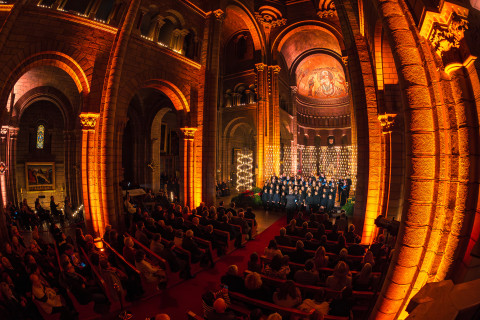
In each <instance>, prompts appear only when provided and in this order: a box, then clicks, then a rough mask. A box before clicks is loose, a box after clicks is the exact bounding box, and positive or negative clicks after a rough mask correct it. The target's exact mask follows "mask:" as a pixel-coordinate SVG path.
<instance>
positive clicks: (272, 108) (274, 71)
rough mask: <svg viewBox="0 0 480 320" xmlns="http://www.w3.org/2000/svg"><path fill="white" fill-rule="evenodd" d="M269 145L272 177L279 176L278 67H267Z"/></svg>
mask: <svg viewBox="0 0 480 320" xmlns="http://www.w3.org/2000/svg"><path fill="white" fill-rule="evenodd" d="M268 69H269V70H268V71H269V80H270V81H269V86H268V87H269V89H270V96H271V99H270V105H269V110H268V113H269V118H270V119H269V123H270V126H269V145H270V147H271V150H272V153H271V156H272V160H271V161H272V173H271V174H272V175H276V176H279V175H280V93H279V91H278V74H279V73H280V67H279V66H269V67H268Z"/></svg>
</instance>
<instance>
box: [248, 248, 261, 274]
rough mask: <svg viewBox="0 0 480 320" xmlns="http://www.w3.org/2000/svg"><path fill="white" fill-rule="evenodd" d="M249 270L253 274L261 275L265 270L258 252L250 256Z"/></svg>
mask: <svg viewBox="0 0 480 320" xmlns="http://www.w3.org/2000/svg"><path fill="white" fill-rule="evenodd" d="M247 270H250V271H252V272H257V273H261V272H262V270H263V266H262V262H261V261H260V257H259V256H258V254H257V253H256V252H253V253H252V254H251V255H250V259H249V260H248V266H247Z"/></svg>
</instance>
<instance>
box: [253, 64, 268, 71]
mask: <svg viewBox="0 0 480 320" xmlns="http://www.w3.org/2000/svg"><path fill="white" fill-rule="evenodd" d="M266 66H267V65H266V64H265V63H256V64H255V69H257V71H263V69H265V67H266Z"/></svg>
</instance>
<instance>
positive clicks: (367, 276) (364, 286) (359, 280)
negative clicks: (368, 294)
mask: <svg viewBox="0 0 480 320" xmlns="http://www.w3.org/2000/svg"><path fill="white" fill-rule="evenodd" d="M373 281H374V277H373V275H372V265H371V264H370V263H365V264H364V265H363V268H362V271H360V272H359V273H358V274H357V275H356V277H355V278H354V280H353V289H354V290H356V291H368V290H371V289H372V287H373Z"/></svg>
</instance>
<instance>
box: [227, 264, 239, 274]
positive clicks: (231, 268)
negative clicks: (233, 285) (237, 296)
mask: <svg viewBox="0 0 480 320" xmlns="http://www.w3.org/2000/svg"><path fill="white" fill-rule="evenodd" d="M227 274H228V275H230V276H237V275H238V267H237V266H236V265H234V264H232V265H231V266H229V267H228V268H227Z"/></svg>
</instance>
